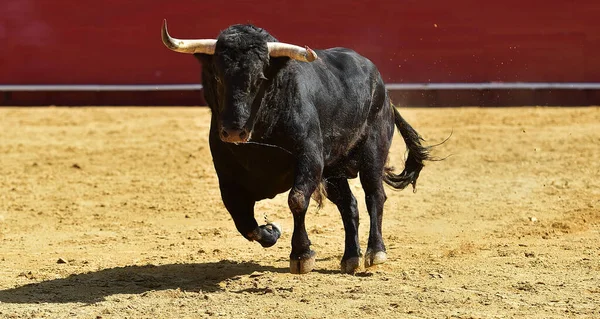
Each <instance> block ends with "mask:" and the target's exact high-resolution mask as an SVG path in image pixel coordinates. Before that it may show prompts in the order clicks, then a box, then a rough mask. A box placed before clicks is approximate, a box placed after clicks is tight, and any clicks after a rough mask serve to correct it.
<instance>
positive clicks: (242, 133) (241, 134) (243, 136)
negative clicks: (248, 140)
mask: <svg viewBox="0 0 600 319" xmlns="http://www.w3.org/2000/svg"><path fill="white" fill-rule="evenodd" d="M245 137H246V131H241V132H240V138H241V139H243V138H245Z"/></svg>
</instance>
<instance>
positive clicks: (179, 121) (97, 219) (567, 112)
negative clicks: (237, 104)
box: [0, 107, 600, 318]
mask: <svg viewBox="0 0 600 319" xmlns="http://www.w3.org/2000/svg"><path fill="white" fill-rule="evenodd" d="M401 112H402V114H403V115H404V117H405V118H406V119H407V120H408V121H409V122H410V123H411V124H412V125H413V126H414V127H415V128H416V129H417V130H418V131H419V132H420V133H421V134H422V135H423V136H424V137H425V138H426V139H427V140H428V143H430V144H433V143H439V142H440V141H442V140H443V139H444V138H446V137H447V136H448V135H449V134H450V132H451V131H454V134H453V136H452V137H451V139H450V140H449V141H448V142H446V144H444V145H443V146H441V147H439V148H438V149H437V151H436V153H435V154H436V155H438V156H440V157H443V156H446V155H452V156H451V157H449V158H448V159H447V160H445V161H442V162H434V163H429V164H428V165H427V166H426V167H425V169H424V170H423V172H422V174H421V177H420V179H419V185H418V192H417V193H415V194H413V193H412V192H411V190H409V189H406V190H404V191H400V192H399V191H393V190H391V189H390V188H387V193H388V197H389V199H388V201H387V203H386V213H385V215H384V216H385V217H384V238H385V240H386V243H387V247H388V256H389V261H388V262H387V263H386V264H384V265H381V266H378V267H376V268H372V269H369V270H367V271H361V272H360V273H358V274H357V275H355V276H350V275H342V274H340V273H339V271H338V267H339V259H340V258H341V255H342V251H343V234H344V233H343V231H342V222H341V218H340V216H339V213H338V212H337V210H336V209H335V207H334V205H333V204H331V203H330V202H327V203H326V205H325V207H324V208H323V209H321V210H317V208H316V207H315V206H314V205H311V208H310V210H309V213H308V217H307V224H308V225H307V227H308V230H309V236H310V237H311V240H312V242H313V247H314V249H315V250H316V251H317V253H318V255H317V268H316V270H315V271H313V272H312V273H310V274H307V275H292V274H289V273H288V256H289V252H290V237H291V233H290V230H291V227H292V218H291V215H290V213H289V212H288V208H287V204H286V202H287V200H286V194H283V195H280V196H278V197H277V198H275V199H273V200H268V201H262V202H260V203H259V204H258V209H257V218H258V219H259V220H260V221H262V216H263V214H265V213H266V214H267V215H268V217H269V218H270V219H272V220H275V221H278V222H280V223H281V224H282V225H283V228H284V234H283V236H282V238H281V239H280V240H279V242H278V244H277V245H276V246H274V247H272V248H270V249H263V248H261V247H260V245H258V244H256V243H251V242H247V241H246V240H245V239H244V238H243V237H242V236H241V235H239V234H238V233H237V231H236V230H235V227H234V225H233V222H232V221H231V219H230V217H229V215H228V213H227V211H226V210H225V209H224V207H223V205H222V204H221V201H220V195H219V190H218V187H217V180H216V176H215V173H214V170H213V167H212V161H211V157H210V153H209V149H208V142H207V137H208V126H209V111H208V109H207V108H2V109H0V128H1V129H0V161H1V165H0V318H202V317H218V316H220V317H224V318H321V317H329V318H368V317H378V318H390V317H397V318H600V108H597V107H590V108H434V109H411V108H408V109H402V110H401ZM403 156H404V144H403V143H402V142H401V139H400V138H399V135H396V137H395V142H394V146H393V149H392V152H391V158H390V161H391V163H394V164H395V166H396V167H398V168H402V163H401V161H402V159H403ZM352 186H353V187H354V191H355V195H356V196H357V198H358V199H359V203H360V209H361V221H362V225H361V242H362V247H363V249H365V247H366V238H367V236H366V234H367V230H368V218H367V213H366V210H365V208H364V195H363V193H362V189H361V188H360V186H359V183H358V181H357V180H353V181H352Z"/></svg>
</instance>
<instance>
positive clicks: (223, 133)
mask: <svg viewBox="0 0 600 319" xmlns="http://www.w3.org/2000/svg"><path fill="white" fill-rule="evenodd" d="M221 135H223V137H228V136H229V133H227V131H226V130H222V131H221Z"/></svg>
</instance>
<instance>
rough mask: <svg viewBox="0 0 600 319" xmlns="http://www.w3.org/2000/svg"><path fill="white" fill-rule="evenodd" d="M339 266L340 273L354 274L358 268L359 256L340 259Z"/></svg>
mask: <svg viewBox="0 0 600 319" xmlns="http://www.w3.org/2000/svg"><path fill="white" fill-rule="evenodd" d="M340 268H341V270H342V273H344V274H354V273H355V272H356V271H357V270H358V268H360V258H359V257H352V258H348V259H346V260H342V262H341V264H340Z"/></svg>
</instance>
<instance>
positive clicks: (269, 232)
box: [256, 223, 281, 248]
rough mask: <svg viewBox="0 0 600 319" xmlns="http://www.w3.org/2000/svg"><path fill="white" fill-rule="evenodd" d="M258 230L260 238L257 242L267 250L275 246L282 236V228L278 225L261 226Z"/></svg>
mask: <svg viewBox="0 0 600 319" xmlns="http://www.w3.org/2000/svg"><path fill="white" fill-rule="evenodd" d="M257 230H258V233H259V236H258V239H256V241H258V242H259V243H260V244H261V246H263V247H265V248H268V247H271V246H273V245H275V243H277V240H278V239H279V237H280V236H281V226H279V225H277V224H276V223H268V224H266V225H262V226H259V227H258V228H257Z"/></svg>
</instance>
